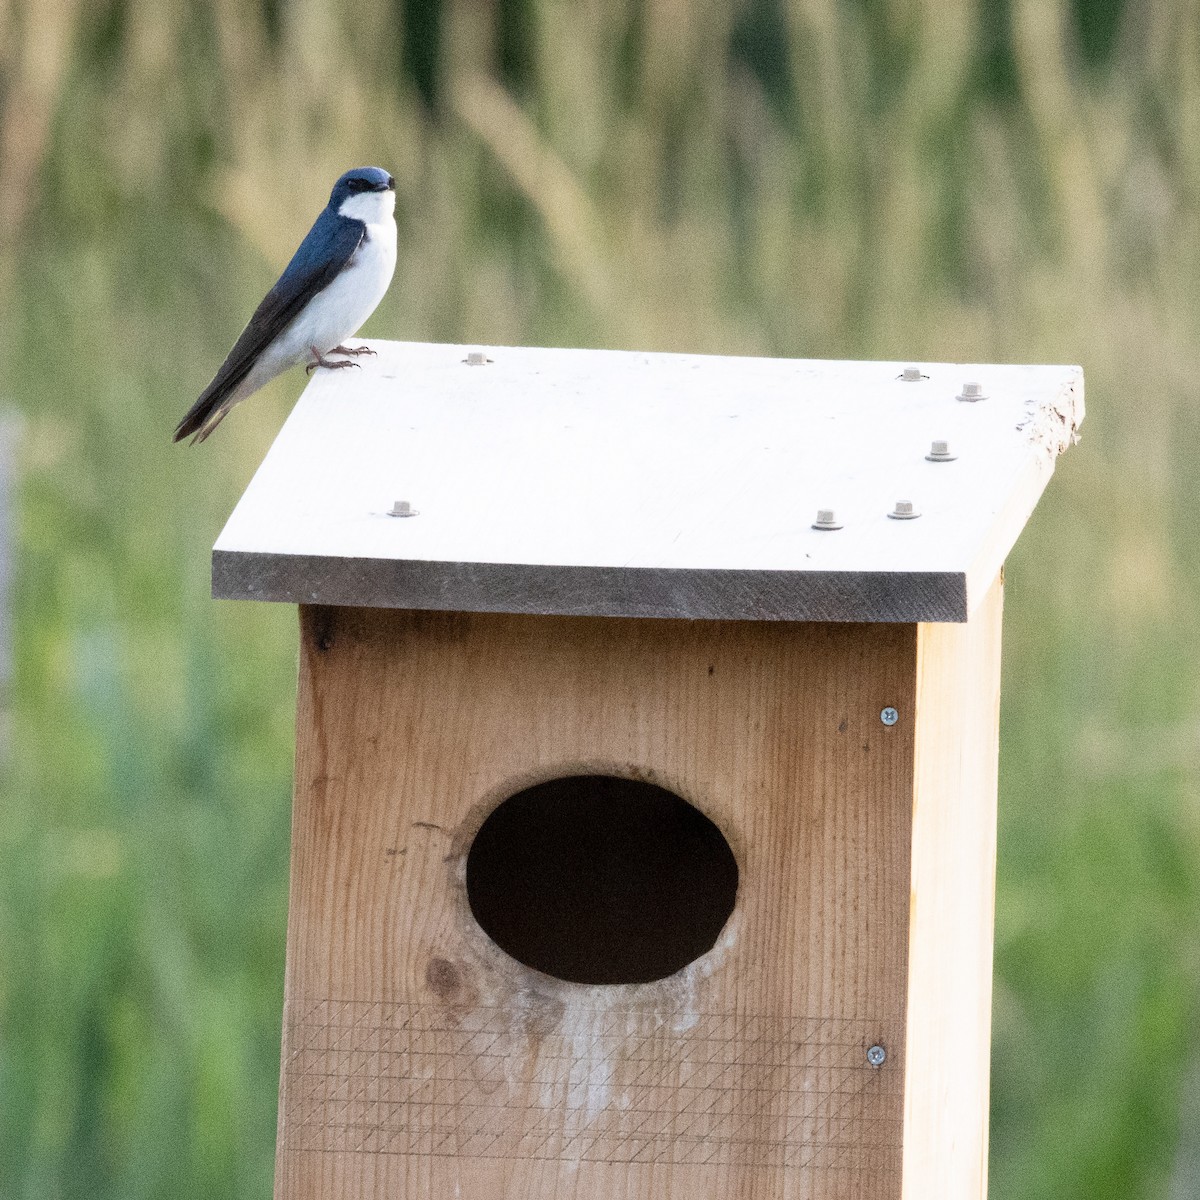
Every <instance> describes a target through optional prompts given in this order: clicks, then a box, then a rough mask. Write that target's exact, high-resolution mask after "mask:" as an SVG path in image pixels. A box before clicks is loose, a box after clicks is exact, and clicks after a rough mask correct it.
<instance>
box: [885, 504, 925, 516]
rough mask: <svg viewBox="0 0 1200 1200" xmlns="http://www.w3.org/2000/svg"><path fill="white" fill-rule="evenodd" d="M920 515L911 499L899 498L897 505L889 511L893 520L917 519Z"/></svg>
mask: <svg viewBox="0 0 1200 1200" xmlns="http://www.w3.org/2000/svg"><path fill="white" fill-rule="evenodd" d="M920 515H921V514H920V513H919V512H918V511H917V507H916V505H915V504H913V502H912V501H911V500H897V501H896V507H895V508H893V509H892V511H891V512H890V513H888V516H889V517H891V518H892V520H893V521H915V520H916V519H917V517H919V516H920Z"/></svg>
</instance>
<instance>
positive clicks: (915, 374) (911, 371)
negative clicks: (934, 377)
mask: <svg viewBox="0 0 1200 1200" xmlns="http://www.w3.org/2000/svg"><path fill="white" fill-rule="evenodd" d="M900 378H901V379H903V380H904V382H905V383H917V382H918V381H920V380H922V379H928V378H929V376H928V375H922V374H921V368H920V367H905V368H904V370H903V371H901V372H900Z"/></svg>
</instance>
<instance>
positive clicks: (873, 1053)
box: [867, 1046, 887, 1067]
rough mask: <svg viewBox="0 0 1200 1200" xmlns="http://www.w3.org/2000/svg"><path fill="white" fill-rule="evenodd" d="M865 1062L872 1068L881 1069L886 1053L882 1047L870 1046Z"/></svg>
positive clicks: (885, 1059) (885, 1060)
mask: <svg viewBox="0 0 1200 1200" xmlns="http://www.w3.org/2000/svg"><path fill="white" fill-rule="evenodd" d="M867 1062H869V1063H870V1064H871V1066H873V1067H882V1066H883V1064H884V1063H885V1062H887V1051H886V1050H885V1049H884V1048H883V1047H882V1046H872V1047H871V1048H870V1049H869V1050H868V1051H867Z"/></svg>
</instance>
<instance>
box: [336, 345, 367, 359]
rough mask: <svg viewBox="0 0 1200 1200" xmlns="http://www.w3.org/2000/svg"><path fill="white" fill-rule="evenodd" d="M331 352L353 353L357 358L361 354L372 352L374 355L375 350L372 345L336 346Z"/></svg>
mask: <svg viewBox="0 0 1200 1200" xmlns="http://www.w3.org/2000/svg"><path fill="white" fill-rule="evenodd" d="M329 353H330V354H352V355H354V357H355V358H357V357H358V356H359V355H360V354H370V355H371V356H372V357H374V355H375V351H374V350H372V349H371V347H370V346H334V348H333V349H332V350H330V352H329Z"/></svg>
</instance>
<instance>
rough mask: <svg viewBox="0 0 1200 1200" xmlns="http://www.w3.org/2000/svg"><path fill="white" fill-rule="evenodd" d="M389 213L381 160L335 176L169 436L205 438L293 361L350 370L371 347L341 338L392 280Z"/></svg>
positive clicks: (392, 185)
mask: <svg viewBox="0 0 1200 1200" xmlns="http://www.w3.org/2000/svg"><path fill="white" fill-rule="evenodd" d="M395 210H396V180H395V179H394V178H393V177H392V176H391V175H390V174H388V172H387V171H385V170H384V169H383V168H382V167H356V168H354V169H353V170H351V171H347V172H346V173H345V174H344V175H342V176H341V177H340V178H339V179H338V181H337V182H336V183H335V184H334V185H333V191H332V192H331V193H330V195H329V203H328V204H327V205H326V206H325V208H324V209H322V211H321V214H320V215H319V216H318V217H317V219H316V221H315V222H313V227H312V228H311V229H310V230H309V231H308V233H307V235H306V236H305V238H304V240H303V241H302V242H301V243H300V247H299V249H298V250H297V251H296V253H295V254H294V255H293V256H292V261H291V262H289V263H288V265H287V267H286V268H285V269H284V272H283V274H282V275H280V277H279V279H278V281H277V282H276V284H275V286H274V287H273V288H271V290H270V291H269V292H268V293H267V294H266V296H265V297H264V298H263V301H262V303H261V304H260V305H259V306H258V308H256V309H255V310H254V315H253V316H252V317H251V318H250V322H249V324H248V325H247V326H246V328H245V329H243V330H242V332H241V335H240V336H239V337H238V339H237V341H236V342H235V343H234V345H233V349H232V350H230V352H229V354H228V356H227V357H226V359H225V361H224V362H223V363H222V364H221V367H220V369H219V370H218V371H217V373H216V375H215V376H213V380H212V382H211V383H210V384H209V385H208V387H206V388H205V389H204V391H203V392H201V393H200V397H199V399H198V400H197V401H196V403H195V404H193V405H192V407H191V408H189V409H188V411H187V413H186V414H185V415H184V418H183V420H182V421H180V422H179V424H178V425H177V426H176V428H175V437H174V440H175V441H176V442H178V441H182V440H183V439H184V438H186V437H189V436H190V437H191V439H192V444H193V445H194V444H195V443H197V442H202V441H204V439H205V438H207V437H208V436H209V434H211V433H212V431H213V430H214V429H216V427H217V426H218V425H219V424H220V423H221V421H222V420H224V418H225V415H226V414H227V413H228V412H229V410H230V409H231V408H233V406H234V405H235V404H237V403H239V402H240V401H242V400H245V399H246V397H247V396H250V395H252V394H253V393H254V392H256V391H258V389H259V388H260V387H262V386H263V385H264V384H266V383H268V382H269V381H270V380H272V379H274V378H275V376H276V375H280V374H282V373H283V372H284V371H286V370H288V369H289V368H291V367H294V366H298V365H299V364H300V363H302V362H306V361H307V366H308V373H309V374H310V375H311V374H312V372H313V371H314V370H315V369H316V368H317V367H325V368H329V369H337V368H343V367H356V366H358V365H359V364H358V363H356V362H355V361H353V360H354V358H355V357H357V356H358V355H361V354H374V353H375V351H374V350H371V349H369V348H368V347H366V346H359V347H350V346H345V345H343V344H342V343H343V342H344V341H345V339H346V338H348V337H351V336H353V335H354V334H355V333H357V332H358V330H359V328H360V327H361V326H362V324H363V322H364V321H366V319H367V318H368V317H369V316H370V315H371V313H373V312H374V311H375V307H376V305H378V303H379V302H380V300H382V299H383V296H384V293H385V292H386V291H387V289H388V285H389V284H390V283H391V281H392V274H393V272H394V271H395V269H396V218H395ZM333 354H338V355H342V356H343V357H341V358H331V357H330V355H333Z"/></svg>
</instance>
